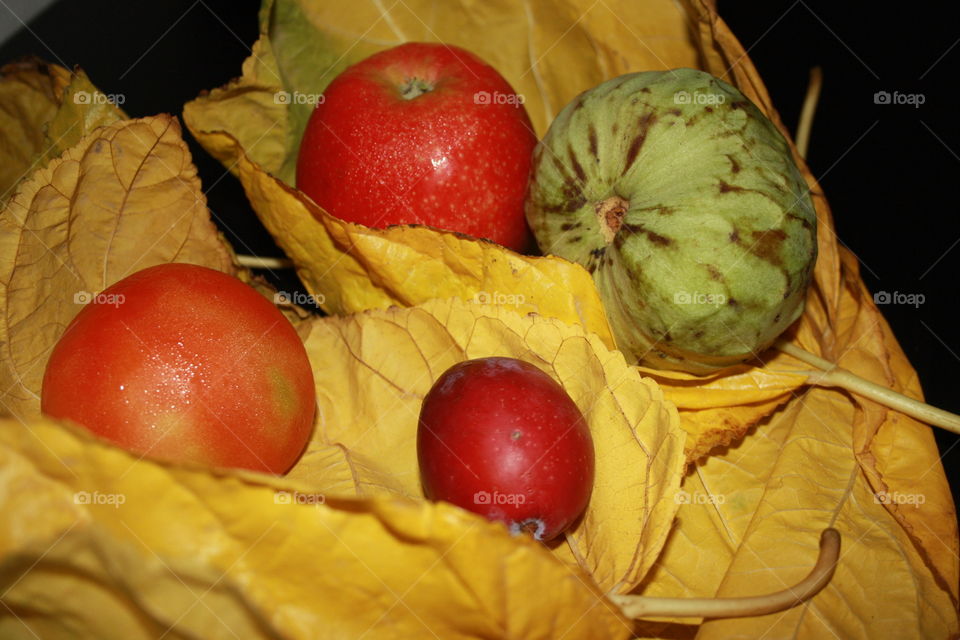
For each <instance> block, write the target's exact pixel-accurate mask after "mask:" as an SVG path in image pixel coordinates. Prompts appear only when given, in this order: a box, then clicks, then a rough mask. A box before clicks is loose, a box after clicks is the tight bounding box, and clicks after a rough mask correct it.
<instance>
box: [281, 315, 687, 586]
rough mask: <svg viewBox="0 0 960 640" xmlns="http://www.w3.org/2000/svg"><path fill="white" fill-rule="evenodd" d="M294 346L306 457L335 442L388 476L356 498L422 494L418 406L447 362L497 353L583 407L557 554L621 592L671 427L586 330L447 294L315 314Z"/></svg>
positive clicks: (637, 572) (668, 417)
mask: <svg viewBox="0 0 960 640" xmlns="http://www.w3.org/2000/svg"><path fill="white" fill-rule="evenodd" d="M306 347H307V352H308V354H309V355H310V357H311V361H312V362H313V363H314V372H315V373H314V375H315V376H316V384H317V402H318V409H319V415H320V417H319V419H318V425H317V431H316V433H315V435H314V439H313V442H311V445H310V446H309V447H308V450H307V454H306V455H307V460H309V459H310V456H312V455H313V451H314V449H315V447H320V450H321V451H326V450H327V449H328V448H329V447H331V446H343V447H344V448H345V450H347V451H349V453H350V455H351V456H357V457H358V458H362V460H364V461H366V462H365V463H364V465H363V467H362V468H363V470H364V471H365V473H368V474H369V472H370V468H369V465H373V466H374V470H375V471H378V472H379V477H380V478H381V479H391V480H392V482H391V483H390V484H379V483H378V482H376V481H374V480H371V479H369V475H368V476H366V477H364V478H363V479H361V480H360V481H358V485H360V486H359V488H358V493H359V494H360V495H378V494H387V495H389V494H395V493H401V494H403V495H405V496H408V497H411V498H418V499H422V497H423V493H422V489H421V487H420V479H419V472H418V465H417V456H416V433H417V421H418V416H419V412H420V404H421V402H422V400H423V397H424V396H425V395H426V393H427V391H428V390H429V389H430V387H431V385H432V384H433V382H434V381H435V380H436V379H437V378H438V377H439V376H440V374H442V373H443V372H444V371H445V370H446V369H448V368H449V367H450V366H452V365H453V364H455V363H457V362H460V361H462V360H468V359H471V358H480V357H487V356H494V355H497V356H511V357H518V358H521V359H523V360H526V361H528V362H530V363H532V364H534V365H536V366H538V367H540V368H541V369H542V370H544V371H546V372H547V373H549V374H550V375H552V376H553V377H554V378H555V379H557V380H558V381H559V382H560V383H561V384H562V385H563V386H564V388H565V389H566V391H567V393H569V394H570V396H571V398H573V400H574V402H576V403H577V405H578V406H579V407H580V408H581V411H583V413H584V417H585V418H586V419H587V422H588V424H589V426H590V429H591V433H592V434H593V441H594V447H595V449H596V459H597V469H596V480H595V484H594V488H593V494H592V496H591V499H590V504H589V506H588V507H587V511H586V514H585V516H584V518H583V519H582V520H581V521H580V522H579V524H578V525H577V526H576V527H575V528H574V529H573V530H572V531H571V532H570V533H569V534H568V535H567V538H566V546H565V548H561V549H559V550H558V554H559V555H560V556H561V557H563V558H564V559H566V560H567V561H570V562H574V563H576V564H579V565H580V566H581V567H582V568H583V569H584V570H586V571H587V572H589V574H590V575H591V576H592V577H593V579H594V580H595V581H596V582H597V584H599V585H600V587H601V588H602V589H603V590H604V591H612V590H617V591H621V592H626V591H629V590H630V589H632V588H633V587H634V586H636V584H638V583H639V581H640V580H641V579H642V578H643V576H644V575H645V574H646V572H647V570H648V569H649V568H650V566H651V565H652V563H653V561H654V560H655V559H656V557H657V555H658V553H659V549H660V547H661V546H662V544H663V541H664V539H665V537H666V534H667V532H668V531H669V529H670V524H671V522H672V520H673V516H674V513H675V512H676V509H677V506H678V505H677V502H676V500H675V499H674V495H675V494H676V492H677V490H678V488H679V486H680V478H681V472H682V469H683V465H684V456H683V433H682V431H681V430H680V427H679V420H678V418H677V414H676V410H675V409H674V408H673V407H672V406H671V405H669V404H667V403H665V402H664V401H663V396H662V393H661V392H660V389H659V388H658V387H657V386H656V385H655V384H654V383H652V382H651V381H650V380H647V379H645V378H642V377H641V376H640V375H639V373H638V372H637V371H636V369H634V368H632V367H628V366H627V365H626V363H625V362H624V360H623V356H622V355H621V354H620V353H619V352H616V351H609V350H608V349H607V348H606V347H605V346H604V345H603V343H602V342H600V340H599V339H598V338H597V337H596V336H594V335H589V334H586V333H585V332H584V331H583V329H582V328H581V327H579V326H576V325H567V324H564V323H561V322H559V321H557V320H554V319H551V318H543V317H540V316H535V315H528V316H522V315H520V314H517V313H516V312H514V311H511V310H508V309H505V308H504V307H496V306H487V305H478V304H471V303H465V302H462V301H460V300H457V299H450V300H446V301H440V300H434V301H431V302H428V303H425V304H424V305H421V306H418V307H413V308H396V307H394V308H391V309H387V310H376V311H369V312H366V313H362V314H359V315H355V316H349V317H345V318H336V317H334V318H325V319H321V320H316V321H315V322H314V325H313V328H312V331H311V333H310V336H309V338H308V339H307V341H306ZM304 464H305V463H304V462H301V463H300V464H298V465H297V467H295V468H294V470H293V471H292V472H291V473H292V475H294V476H298V475H299V474H301V473H302V472H301V471H300V467H301V466H303V465H304ZM381 482H382V480H381ZM351 495H353V494H351Z"/></svg>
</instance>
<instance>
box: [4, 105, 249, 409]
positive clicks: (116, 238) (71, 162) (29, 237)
mask: <svg viewBox="0 0 960 640" xmlns="http://www.w3.org/2000/svg"><path fill="white" fill-rule="evenodd" d="M231 260H232V254H231V252H230V250H229V249H228V248H227V246H226V245H225V243H223V242H222V241H221V239H220V237H219V235H218V232H217V230H216V228H215V227H214V226H213V223H212V222H211V221H210V217H209V213H208V211H207V208H206V202H205V199H204V197H203V193H202V192H201V190H200V182H199V180H198V179H197V175H196V169H195V168H194V166H193V164H192V162H191V160H190V152H189V150H188V149H187V145H186V144H185V143H184V141H183V139H182V138H181V137H180V126H179V124H178V123H177V121H176V119H174V118H171V117H170V116H156V117H152V118H144V119H139V120H123V121H119V122H115V123H114V124H111V125H109V126H107V127H102V128H99V129H96V130H95V131H94V132H93V133H91V134H89V135H87V136H86V137H84V138H82V139H81V140H80V141H79V142H78V143H77V144H76V145H74V146H73V147H71V148H70V149H68V150H67V151H66V152H64V153H63V154H62V155H61V156H60V157H58V158H56V159H54V160H52V161H51V162H50V163H49V164H48V165H47V166H46V167H44V168H43V169H39V170H36V171H34V172H33V173H32V174H31V175H30V176H29V177H28V178H26V179H25V180H23V181H21V182H20V183H19V185H18V187H17V191H16V193H15V194H14V195H13V196H12V197H11V198H10V199H9V201H8V202H7V203H6V206H5V208H4V209H3V210H2V211H0V308H2V309H3V313H2V315H0V345H3V350H4V356H3V358H2V359H0V385H2V389H3V391H2V394H0V403H2V407H3V413H5V414H7V415H13V416H18V417H20V418H26V417H34V416H37V415H38V414H39V409H40V403H39V394H40V385H41V382H42V379H43V371H44V367H45V365H46V361H47V357H48V355H49V353H50V350H51V349H52V348H53V345H54V343H55V342H56V340H57V339H58V338H59V336H60V334H61V333H62V332H63V330H64V328H65V327H66V325H67V324H68V323H69V322H70V320H71V319H73V316H74V315H76V314H77V312H79V311H80V309H81V308H82V306H83V305H84V304H86V303H87V302H89V301H90V299H91V298H92V296H93V295H95V294H97V293H98V292H100V291H102V290H103V289H105V288H106V287H108V286H109V285H111V284H113V283H114V282H116V281H117V280H120V279H121V278H123V277H125V276H127V275H130V274H131V273H133V272H135V271H138V270H140V269H144V268H146V267H149V266H152V265H155V264H160V263H164V262H192V263H195V264H201V265H205V266H209V267H212V268H215V269H220V270H222V271H228V272H229V271H231V270H232V261H231Z"/></svg>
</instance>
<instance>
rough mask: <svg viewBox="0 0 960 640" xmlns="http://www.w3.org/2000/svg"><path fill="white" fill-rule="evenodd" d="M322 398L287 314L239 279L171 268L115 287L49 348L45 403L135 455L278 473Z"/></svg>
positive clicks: (295, 451)
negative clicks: (318, 394)
mask: <svg viewBox="0 0 960 640" xmlns="http://www.w3.org/2000/svg"><path fill="white" fill-rule="evenodd" d="M315 407H316V396H315V389H314V384H313V372H312V369H311V366H310V362H309V360H308V359H307V354H306V350H305V349H304V347H303V343H302V342H301V341H300V338H299V336H298V335H297V333H296V331H295V330H294V328H293V326H292V325H291V324H290V322H289V321H287V319H286V318H285V317H284V316H283V314H281V313H280V311H279V310H278V309H277V308H276V307H275V306H274V305H273V304H271V303H270V302H269V301H268V300H267V299H266V298H264V297H263V296H261V295H260V294H258V293H257V292H256V291H255V290H254V289H253V288H252V287H250V286H248V285H246V284H244V283H243V282H241V281H240V280H237V279H236V278H234V277H232V276H229V275H227V274H224V273H221V272H219V271H214V270H212V269H208V268H206V267H200V266H196V265H189V264H163V265H159V266H155V267H150V268H148V269H144V270H142V271H139V272H137V273H135V274H133V275H131V276H129V277H127V278H125V279H123V280H121V281H120V282H117V283H116V284H114V285H113V286H111V287H109V288H107V289H105V290H104V291H103V292H101V293H100V294H98V295H97V296H96V297H95V298H94V299H93V300H92V301H91V302H90V303H88V304H87V305H86V306H85V307H84V308H83V309H82V310H81V311H80V313H78V314H77V316H76V317H75V318H74V319H73V321H72V322H71V323H70V324H69V326H68V327H67V329H66V331H65V332H64V334H63V336H62V337H61V338H60V340H59V341H58V342H57V344H56V346H55V347H54V349H53V352H52V353H51V355H50V360H49V362H48V363H47V368H46V371H45V373H44V378H43V388H42V392H41V410H42V411H43V413H45V414H46V415H48V416H51V417H54V418H60V419H65V420H71V421H73V422H76V423H78V424H80V425H82V426H84V427H86V428H87V429H89V430H90V431H92V432H93V433H95V434H97V435H99V436H101V437H103V438H105V439H107V440H110V441H112V442H114V443H116V444H118V445H120V446H121V447H124V448H125V449H128V450H130V451H133V452H135V453H138V454H141V455H144V456H149V457H151V458H157V459H162V460H168V461H174V462H182V463H198V464H202V465H207V466H217V467H237V468H243V469H251V470H255V471H266V472H270V473H275V474H280V473H284V472H286V471H287V470H288V469H289V468H290V467H291V466H292V465H293V463H294V462H295V461H296V459H297V458H298V456H299V455H300V453H301V452H302V451H303V449H304V447H305V445H306V443H307V441H308V439H309V437H310V433H311V430H312V425H313V418H314V412H315Z"/></svg>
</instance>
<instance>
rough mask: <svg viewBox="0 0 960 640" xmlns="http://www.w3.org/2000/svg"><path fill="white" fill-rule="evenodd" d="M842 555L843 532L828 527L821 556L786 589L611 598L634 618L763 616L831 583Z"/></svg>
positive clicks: (825, 530) (627, 614)
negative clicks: (752, 593)
mask: <svg viewBox="0 0 960 640" xmlns="http://www.w3.org/2000/svg"><path fill="white" fill-rule="evenodd" d="M839 558H840V533H839V532H838V531H837V530H836V529H824V530H823V533H822V534H820V555H819V556H818V557H817V563H816V564H815V565H814V567H813V569H811V570H810V573H809V574H807V577H806V578H804V579H803V580H801V581H800V582H798V583H797V584H795V585H793V586H792V587H788V588H786V589H784V590H783V591H776V592H774V593H768V594H766V595H762V596H748V597H742V598H654V597H650V596H632V595H625V596H623V595H611V596H609V597H610V599H611V600H612V601H613V602H614V603H615V604H616V605H617V606H619V607H620V610H621V611H622V612H623V614H624V615H625V616H626V617H628V618H630V619H638V618H661V617H671V618H741V617H747V616H763V615H767V614H770V613H776V612H778V611H783V610H785V609H789V608H791V607H795V606H797V605H798V604H802V603H804V602H806V601H807V600H809V599H810V598H812V597H813V596H815V595H817V593H819V592H820V590H821V589H823V588H824V587H825V586H827V584H828V583H829V582H830V579H831V578H832V577H833V572H834V570H835V569H836V568H837V560H839Z"/></svg>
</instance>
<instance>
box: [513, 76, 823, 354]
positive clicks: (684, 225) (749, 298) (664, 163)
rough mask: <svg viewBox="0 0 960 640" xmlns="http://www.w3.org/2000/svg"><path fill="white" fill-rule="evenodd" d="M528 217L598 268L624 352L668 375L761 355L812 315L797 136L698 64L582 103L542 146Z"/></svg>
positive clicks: (615, 85)
mask: <svg viewBox="0 0 960 640" xmlns="http://www.w3.org/2000/svg"><path fill="white" fill-rule="evenodd" d="M525 206H526V215H527V221H528V222H529V223H530V226H531V228H532V229H533V232H534V234H535V235H536V238H537V243H538V244H539V245H540V249H541V250H542V251H543V252H544V253H545V254H554V255H558V256H561V257H563V258H567V259H568V260H572V261H576V262H579V263H580V264H582V265H583V266H584V267H586V268H587V270H589V271H590V273H591V274H593V279H594V281H595V282H596V285H597V288H598V289H599V291H600V294H601V296H602V298H603V301H604V305H605V308H606V312H607V316H608V318H609V320H610V325H611V328H612V329H613V332H614V336H615V338H616V340H617V345H618V347H619V348H620V350H621V351H623V352H624V353H625V354H627V356H628V357H633V358H635V360H636V361H637V362H639V363H641V364H644V365H647V366H652V367H656V368H660V369H678V370H683V371H689V372H692V373H706V372H710V371H714V370H717V369H721V368H724V367H727V366H730V365H733V364H736V363H740V362H744V361H746V360H750V359H752V358H754V357H755V356H756V355H758V354H759V353H760V352H761V351H762V350H763V349H765V348H766V347H768V346H769V345H770V344H771V343H772V342H773V340H774V339H775V338H776V337H777V336H779V335H780V333H782V332H783V331H784V329H786V328H787V327H788V326H790V324H791V323H793V321H794V320H796V319H797V318H798V317H799V316H800V314H801V313H802V311H803V303H804V297H805V294H806V290H807V285H808V284H809V281H810V278H811V274H812V272H813V265H814V262H815V261H816V247H817V242H816V213H815V212H814V208H813V203H812V201H811V199H810V195H809V191H808V189H807V185H806V183H805V182H804V179H803V177H802V175H801V174H800V171H799V170H798V169H797V167H796V165H795V164H794V162H793V159H792V157H791V155H790V148H789V145H788V144H787V142H786V140H784V138H783V136H782V135H781V134H780V132H779V131H778V130H777V128H776V127H775V126H774V125H773V123H771V122H770V121H769V120H768V119H767V118H766V117H765V116H764V115H763V114H762V113H761V112H760V110H759V109H758V108H757V107H756V106H755V105H754V104H753V103H751V102H750V101H749V100H748V99H747V98H746V97H744V96H743V94H741V93H740V92H739V91H737V90H736V89H735V88H733V87H732V86H730V85H728V84H726V83H724V82H722V81H720V80H719V79H717V78H715V77H714V76H712V75H710V74H708V73H704V72H702V71H696V70H693V69H676V70H672V71H649V72H642V73H633V74H628V75H624V76H620V77H618V78H614V79H612V80H609V81H607V82H604V83H603V84H601V85H599V86H597V87H595V88H594V89H591V90H590V91H587V92H585V93H582V94H580V95H579V96H577V97H576V98H575V99H574V100H573V101H572V102H571V103H570V104H568V105H567V106H566V107H564V109H563V110H562V111H561V112H560V114H559V115H558V116H557V118H556V120H554V122H553V124H552V125H551V126H550V129H549V131H548V132H547V135H546V136H545V137H544V139H543V140H542V141H541V142H540V144H539V145H538V146H537V148H536V151H535V152H534V159H533V173H532V176H531V183H530V187H529V190H528V193H527V199H526V204H525Z"/></svg>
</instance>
